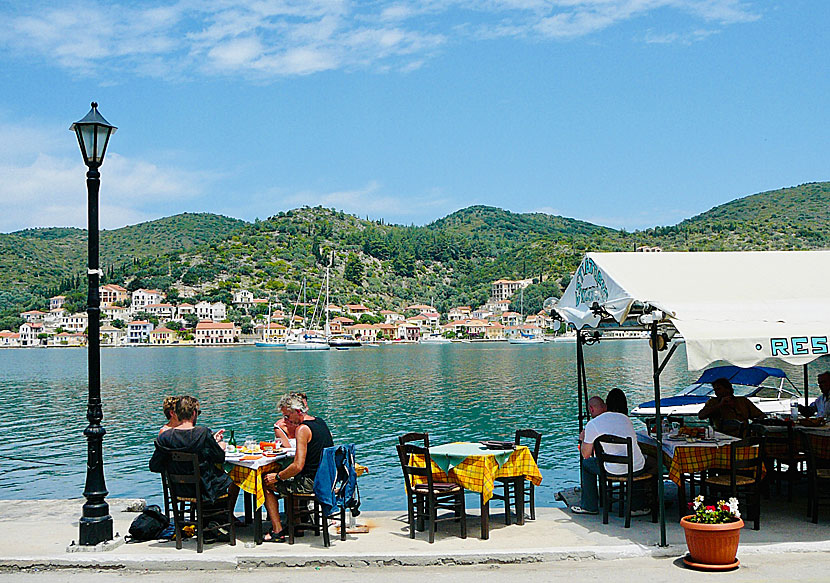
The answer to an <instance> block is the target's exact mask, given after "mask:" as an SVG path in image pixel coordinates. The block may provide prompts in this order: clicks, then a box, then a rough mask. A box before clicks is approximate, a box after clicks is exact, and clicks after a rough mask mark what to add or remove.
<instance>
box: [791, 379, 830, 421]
mask: <svg viewBox="0 0 830 583" xmlns="http://www.w3.org/2000/svg"><path fill="white" fill-rule="evenodd" d="M818 388H819V389H821V394H820V395H819V396H818V398H817V399H816V400H815V401H813V402H812V403H810V405H809V406H807V407H805V406H804V405H799V406H798V411H799V412H800V413H801V414H802V415H804V416H805V417H812V416H813V415H816V416H818V417H825V418H826V417H830V371H824V372H823V373H821V374H820V375H818Z"/></svg>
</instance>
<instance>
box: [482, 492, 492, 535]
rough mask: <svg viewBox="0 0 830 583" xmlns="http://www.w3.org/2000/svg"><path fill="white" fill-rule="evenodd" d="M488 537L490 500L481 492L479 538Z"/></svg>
mask: <svg viewBox="0 0 830 583" xmlns="http://www.w3.org/2000/svg"><path fill="white" fill-rule="evenodd" d="M489 538H490V501H489V500H484V493H483V492H482V493H481V540H487V539H489Z"/></svg>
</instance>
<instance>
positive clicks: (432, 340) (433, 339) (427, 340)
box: [418, 334, 451, 344]
mask: <svg viewBox="0 0 830 583" xmlns="http://www.w3.org/2000/svg"><path fill="white" fill-rule="evenodd" d="M418 342H419V343H420V344H450V342H451V341H450V339H449V338H444V337H443V336H441V335H440V334H430V335H429V336H424V337H423V338H421V339H420V340H418Z"/></svg>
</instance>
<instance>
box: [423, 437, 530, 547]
mask: <svg viewBox="0 0 830 583" xmlns="http://www.w3.org/2000/svg"><path fill="white" fill-rule="evenodd" d="M429 455H430V458H431V460H432V477H433V480H435V481H436V482H451V483H454V484H458V485H459V486H461V487H462V488H464V489H465V490H469V491H471V492H477V493H478V494H479V500H480V504H481V538H482V540H487V539H489V538H490V500H491V499H492V497H493V488H494V487H495V482H496V478H518V477H521V478H523V479H522V480H518V481H517V482H518V485H517V492H516V502H517V508H516V516H517V518H518V524H524V481H525V480H529V481H530V482H532V483H533V484H534V485H536V486H538V485H539V484H541V483H542V474H541V473H540V472H539V467H538V466H537V465H536V461H535V460H534V459H533V455H532V454H531V453H530V449H528V447H527V446H525V445H519V446H515V447H513V446H511V447H504V448H503V449H493V448H489V447H488V446H485V445H483V444H482V443H477V442H466V441H461V442H454V443H447V444H444V445H438V446H433V447H430V448H429ZM413 463H418V460H417V459H416V460H413ZM420 463H421V464H423V463H424V461H423V458H422V459H421V461H420ZM506 503H507V502H506Z"/></svg>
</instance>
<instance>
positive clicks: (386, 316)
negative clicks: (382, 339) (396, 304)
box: [380, 310, 406, 324]
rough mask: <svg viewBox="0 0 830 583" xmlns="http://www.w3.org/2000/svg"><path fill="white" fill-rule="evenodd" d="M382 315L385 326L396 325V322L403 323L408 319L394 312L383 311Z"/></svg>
mask: <svg viewBox="0 0 830 583" xmlns="http://www.w3.org/2000/svg"><path fill="white" fill-rule="evenodd" d="M380 315H381V316H383V322H384V323H385V324H394V323H395V322H402V321H403V320H405V319H406V318H404V317H403V314H399V313H398V312H396V311H394V310H381V311H380Z"/></svg>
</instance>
